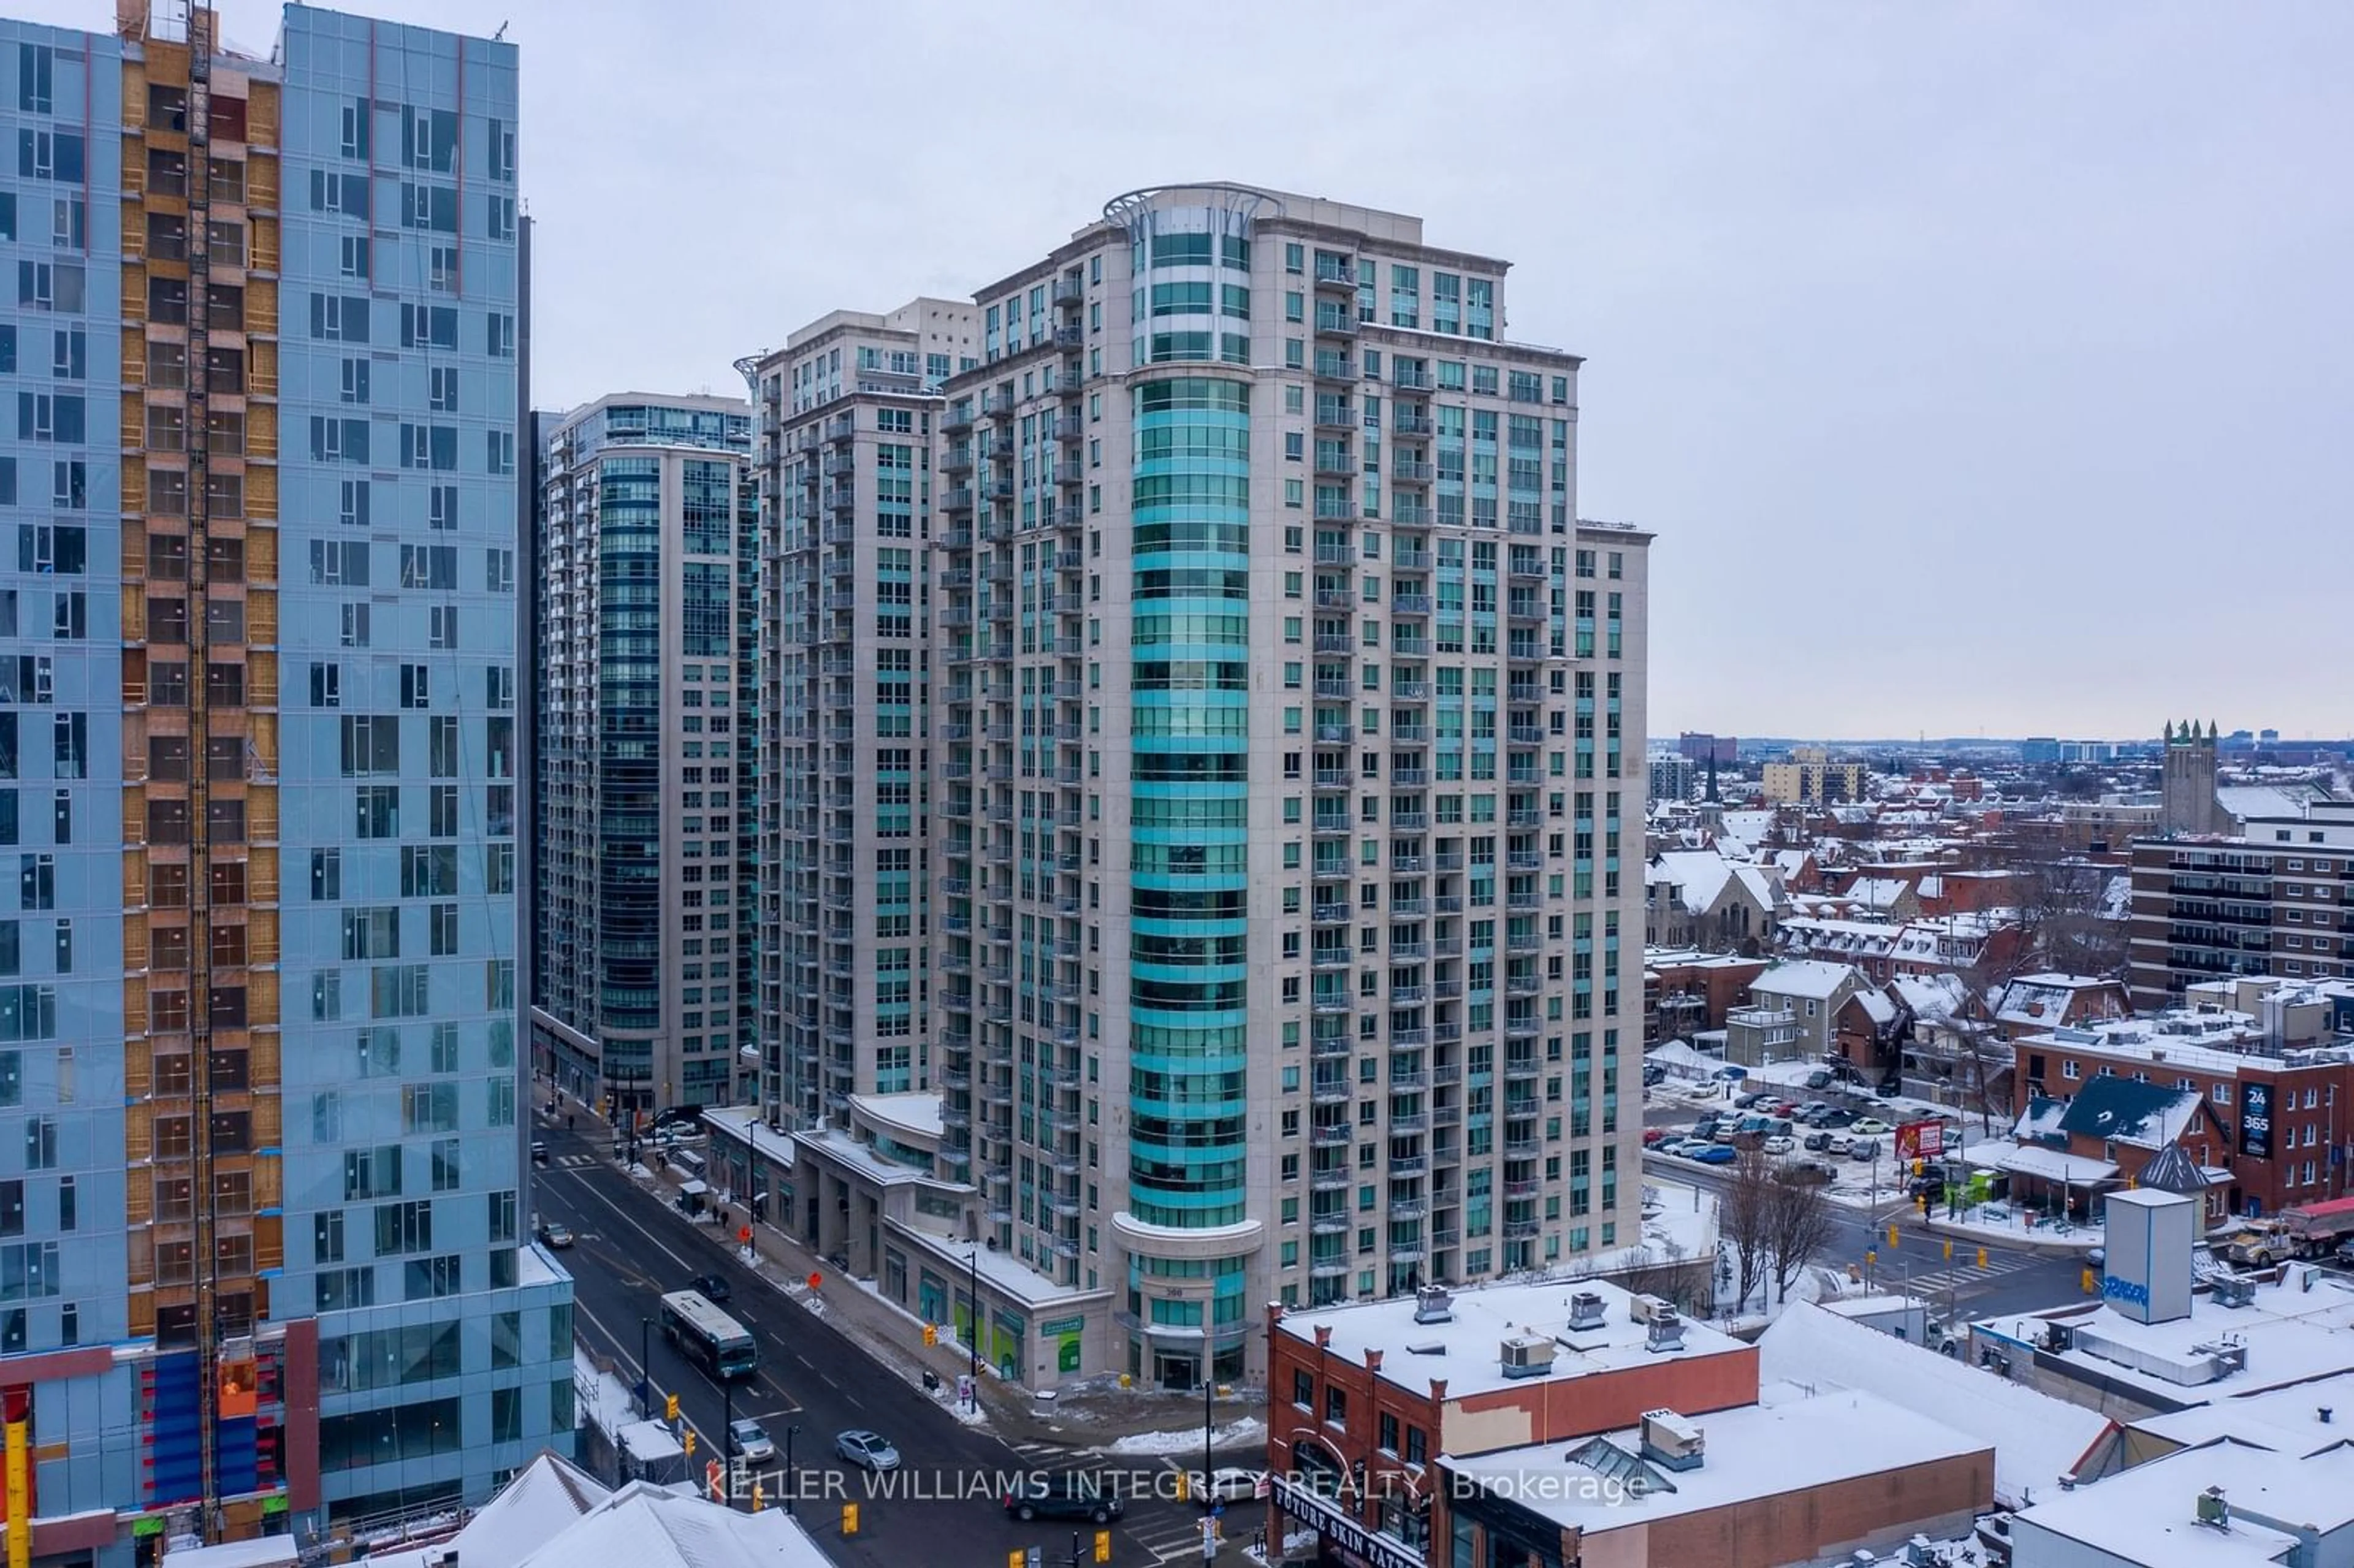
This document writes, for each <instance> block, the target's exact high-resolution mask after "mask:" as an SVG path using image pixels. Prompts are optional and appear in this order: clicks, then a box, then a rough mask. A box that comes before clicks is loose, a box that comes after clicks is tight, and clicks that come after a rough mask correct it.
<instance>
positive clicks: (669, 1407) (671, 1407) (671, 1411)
mask: <svg viewBox="0 0 2354 1568" xmlns="http://www.w3.org/2000/svg"><path fill="white" fill-rule="evenodd" d="M663 1419H665V1420H668V1421H675V1420H677V1419H678V1395H676V1394H674V1393H673V1394H672V1395H670V1396H669V1397H668V1398H667V1399H665V1400H664V1401H663Z"/></svg>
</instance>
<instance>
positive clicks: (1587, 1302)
mask: <svg viewBox="0 0 2354 1568" xmlns="http://www.w3.org/2000/svg"><path fill="white" fill-rule="evenodd" d="M1602 1321H1603V1319H1602V1293H1601V1292H1600V1291H1598V1290H1581V1291H1579V1292H1577V1293H1576V1294H1575V1295H1574V1296H1572V1297H1571V1298H1569V1331H1570V1332H1571V1333H1573V1334H1575V1333H1582V1332H1584V1331H1585V1330H1588V1329H1599V1328H1601V1327H1602Z"/></svg>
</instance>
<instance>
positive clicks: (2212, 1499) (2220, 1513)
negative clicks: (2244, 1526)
mask: <svg viewBox="0 0 2354 1568" xmlns="http://www.w3.org/2000/svg"><path fill="white" fill-rule="evenodd" d="M2199 1522H2200V1523H2201V1524H2209V1525H2213V1526H2214V1527H2215V1528H2216V1529H2217V1530H2229V1529H2231V1528H2232V1505H2231V1504H2230V1503H2228V1502H2225V1501H2224V1500H2223V1489H2222V1488H2221V1487H2209V1488H2208V1489H2206V1490H2205V1491H2203V1492H2200V1494H2199Z"/></svg>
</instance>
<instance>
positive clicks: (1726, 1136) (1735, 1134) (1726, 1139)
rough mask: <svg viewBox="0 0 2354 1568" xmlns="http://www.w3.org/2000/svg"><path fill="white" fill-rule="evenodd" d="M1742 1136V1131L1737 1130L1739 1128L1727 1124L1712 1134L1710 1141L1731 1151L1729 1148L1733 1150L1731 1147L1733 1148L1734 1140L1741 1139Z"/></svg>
mask: <svg viewBox="0 0 2354 1568" xmlns="http://www.w3.org/2000/svg"><path fill="white" fill-rule="evenodd" d="M1740 1136H1741V1129H1740V1128H1737V1127H1734V1126H1733V1125H1732V1124H1731V1123H1727V1124H1725V1125H1724V1126H1723V1127H1720V1128H1717V1129H1716V1130H1715V1131H1714V1132H1712V1133H1711V1134H1710V1135H1709V1141H1710V1142H1711V1143H1713V1144H1717V1145H1719V1146H1721V1147H1723V1148H1727V1149H1729V1148H1731V1147H1732V1146H1733V1140H1734V1139H1736V1138H1739V1137H1740Z"/></svg>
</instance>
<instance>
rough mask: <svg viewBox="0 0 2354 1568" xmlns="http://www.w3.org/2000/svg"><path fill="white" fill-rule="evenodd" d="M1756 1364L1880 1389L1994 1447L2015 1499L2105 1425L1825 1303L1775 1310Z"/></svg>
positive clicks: (2079, 1409) (1769, 1372)
mask: <svg viewBox="0 0 2354 1568" xmlns="http://www.w3.org/2000/svg"><path fill="white" fill-rule="evenodd" d="M1853 1305H1854V1304H1853V1303H1848V1302H1842V1303H1840V1306H1841V1307H1850V1308H1851V1307H1852V1306H1853ZM1757 1370H1758V1375H1759V1376H1760V1377H1762V1378H1765V1379H1766V1380H1768V1381H1769V1382H1773V1383H1799V1384H1804V1385H1806V1386H1808V1387H1810V1388H1817V1389H1820V1388H1829V1387H1839V1388H1850V1389H1857V1390H1861V1392H1863V1393H1872V1394H1876V1395H1878V1396H1879V1397H1881V1398H1882V1399H1885V1400H1889V1401H1891V1402H1893V1403H1895V1404H1903V1406H1905V1407H1906V1408H1907V1409H1910V1410H1913V1411H1915V1412H1917V1413H1918V1414H1922V1415H1925V1416H1928V1417H1930V1418H1931V1419H1932V1420H1935V1421H1938V1422H1941V1423H1943V1424H1944V1425H1947V1426H1950V1427H1952V1428H1953V1429H1954V1430H1955V1431H1956V1432H1959V1433H1962V1434H1963V1435H1965V1436H1969V1437H1972V1438H1975V1439H1977V1440H1978V1441H1979V1442H1981V1443H1985V1444H1988V1445H1990V1446H1992V1447H1993V1449H1994V1490H1995V1496H1996V1498H1997V1499H1999V1500H2000V1501H2003V1502H2005V1503H2008V1504H2009V1505H2010V1506H2012V1507H2017V1506H2018V1505H2019V1503H2020V1499H2022V1498H2024V1497H2025V1496H2026V1495H2027V1493H2028V1492H2029V1491H2030V1490H2031V1489H2032V1490H2033V1491H2035V1492H2036V1493H2038V1494H2041V1492H2043V1491H2045V1490H2047V1489H2052V1488H2054V1487H2056V1486H2057V1484H2058V1481H2059V1478H2060V1476H2061V1475H2062V1472H2065V1471H2069V1470H2073V1469H2074V1468H2075V1467H2076V1462H2077V1461H2078V1460H2079V1459H2081V1458H2083V1457H2084V1454H2085V1451H2086V1450H2088V1449H2090V1448H2091V1447H2092V1446H2093V1445H2094V1443H2096V1442H2098V1441H2099V1440H2100V1438H2101V1436H2102V1435H2103V1434H2104V1433H2105V1432H2106V1431H2107V1430H2108V1427H2109V1420H2108V1417H2106V1416H2105V1415H2103V1414H2100V1413H2099V1412H2097V1411H2094V1410H2090V1409H2087V1408H2085V1407H2084V1406H2083V1405H2080V1404H2069V1403H2068V1402H2067V1401H2065V1400H2061V1399H2054V1398H2052V1396H2051V1395H2050V1394H2047V1393H2038V1392H2036V1391H2035V1390H2034V1389H2031V1388H2029V1387H2027V1386H2026V1385H2024V1384H2022V1383H2012V1382H2010V1381H2009V1380H2008V1379H2005V1378H2000V1377H1997V1376H1996V1375H1995V1374H1994V1373H1993V1372H1987V1371H1984V1370H1982V1369H1980V1368H1978V1367H1975V1366H1972V1365H1970V1364H1969V1363H1967V1361H1956V1360H1955V1359H1953V1358H1951V1357H1948V1356H1943V1355H1940V1354H1938V1353H1937V1351H1935V1350H1933V1349H1931V1348H1929V1347H1928V1346H1925V1345H1916V1344H1908V1343H1906V1342H1905V1341H1904V1340H1900V1339H1897V1338H1896V1337H1895V1336H1894V1335H1893V1334H1884V1333H1882V1332H1881V1331H1880V1330H1877V1329H1873V1328H1870V1327H1867V1326H1866V1325H1864V1324H1861V1323H1858V1322H1853V1321H1850V1319H1847V1318H1845V1317H1843V1316H1841V1315H1840V1312H1839V1311H1837V1310H1835V1309H1831V1308H1824V1307H1817V1306H1811V1305H1801V1306H1794V1307H1791V1308H1787V1310H1785V1311H1784V1312H1783V1313H1782V1315H1781V1316H1780V1317H1778V1318H1776V1319H1775V1320H1774V1326H1773V1327H1772V1328H1770V1329H1767V1330H1765V1337H1764V1338H1763V1339H1761V1340H1758V1341H1757Z"/></svg>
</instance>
